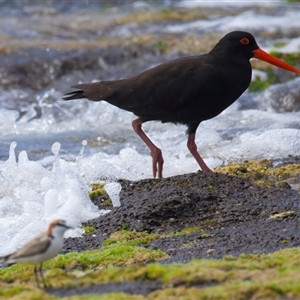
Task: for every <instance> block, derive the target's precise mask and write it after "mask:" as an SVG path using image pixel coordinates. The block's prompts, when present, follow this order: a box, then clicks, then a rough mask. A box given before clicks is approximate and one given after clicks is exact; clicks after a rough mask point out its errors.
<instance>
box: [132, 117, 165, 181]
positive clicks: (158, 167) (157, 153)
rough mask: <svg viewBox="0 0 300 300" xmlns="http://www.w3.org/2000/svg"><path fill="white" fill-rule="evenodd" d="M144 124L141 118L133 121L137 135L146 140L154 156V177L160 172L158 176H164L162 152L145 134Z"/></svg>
mask: <svg viewBox="0 0 300 300" xmlns="http://www.w3.org/2000/svg"><path fill="white" fill-rule="evenodd" d="M142 124H143V122H142V120H141V119H136V120H134V121H132V127H133V129H134V131H135V132H136V133H137V135H138V136H139V137H140V138H141V139H142V140H143V141H144V143H145V144H146V145H147V146H148V148H149V149H150V154H151V156H152V170H153V177H156V174H158V177H159V178H162V171H163V164H164V159H163V156H162V152H161V150H160V149H159V148H158V147H156V146H155V145H154V144H153V143H152V142H151V140H150V139H149V138H148V136H147V135H146V134H145V132H144V131H143V129H142Z"/></svg>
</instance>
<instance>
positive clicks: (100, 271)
mask: <svg viewBox="0 0 300 300" xmlns="http://www.w3.org/2000/svg"><path fill="white" fill-rule="evenodd" d="M104 248H105V247H104ZM107 249H108V248H106V250H107ZM97 251H99V250H97ZM106 254H107V253H106ZM70 255H71V254H67V255H64V256H70ZM72 255H73V257H72V258H73V259H74V260H76V261H80V260H83V257H85V261H86V264H87V265H88V268H87V269H86V271H80V270H78V269H76V268H74V269H73V270H72V271H69V272H65V271H63V270H61V269H59V268H58V261H59V259H60V258H61V257H63V255H61V256H59V257H58V258H59V259H54V260H52V263H50V262H49V264H48V265H47V266H46V267H50V266H51V264H52V266H53V269H52V270H51V271H49V272H47V273H46V274H45V276H46V279H47V280H48V281H51V282H52V283H53V286H54V287H59V286H64V287H80V286H89V285H93V284H101V283H107V282H112V281H114V282H124V281H129V280H146V279H147V280H155V281H160V282H161V283H162V284H163V285H164V288H162V289H160V290H157V291H154V292H152V293H151V294H149V295H148V296H147V297H145V299H148V300H149V299H168V300H169V299H174V300H175V299H250V298H252V299H277V298H299V297H300V286H299V280H300V272H299V270H300V269H299V268H300V249H298V248H294V249H285V250H281V251H277V252H275V253H272V254H261V255H260V254H243V255H240V256H239V257H233V256H230V257H225V258H223V259H194V260H192V261H190V262H188V263H185V264H184V263H173V264H167V265H162V264H159V263H158V262H156V263H151V264H147V265H145V264H134V265H132V264H131V265H129V266H126V264H123V265H122V267H118V266H116V264H115V262H114V263H113V264H108V265H107V266H106V267H104V268H103V267H101V268H99V267H98V268H95V265H94V262H95V260H97V259H95V258H94V256H95V255H97V254H96V252H94V251H86V252H83V253H77V254H72ZM119 255H122V254H120V253H118V254H117V255H116V258H117V257H118V256H119ZM24 266H25V265H24ZM8 269H9V271H8ZM17 270H18V272H17ZM91 270H93V271H91ZM28 271H29V268H28V266H27V265H26V266H25V268H24V269H23V270H19V267H18V266H13V267H10V268H5V269H1V271H0V285H1V290H0V297H2V298H4V297H6V299H7V298H9V299H56V297H54V296H49V295H47V294H46V293H45V292H44V291H41V290H38V289H37V288H36V287H35V286H34V285H33V284H32V283H33V282H34V281H33V280H32V279H31V280H30V283H31V284H26V285H25V284H22V285H20V284H19V283H18V282H19V281H20V280H22V275H23V273H25V274H27V272H28ZM31 271H32V268H31ZM8 273H10V276H11V277H13V278H14V280H15V281H14V282H15V284H7V283H6V281H5V280H4V277H5V276H6V277H7V275H8ZM5 274H6V275H5ZM4 275H5V276H4ZM25 277H26V276H25ZM38 297H40V298H38ZM89 297H91V298H89ZM95 297H97V298H96V299H143V298H141V297H142V296H136V297H137V298H132V297H134V296H130V295H126V294H123V293H110V294H104V295H101V296H98V295H97V296H95ZM116 297H119V298H116ZM126 297H127V298H126ZM68 299H94V298H93V296H92V295H89V296H77V297H69V298H68Z"/></svg>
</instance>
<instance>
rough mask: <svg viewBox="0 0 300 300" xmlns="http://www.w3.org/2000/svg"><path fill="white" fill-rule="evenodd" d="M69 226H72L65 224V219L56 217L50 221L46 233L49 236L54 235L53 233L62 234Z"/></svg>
mask: <svg viewBox="0 0 300 300" xmlns="http://www.w3.org/2000/svg"><path fill="white" fill-rule="evenodd" d="M71 228H72V227H71V226H68V225H67V224H66V221H65V220H62V219H57V220H54V221H52V222H51V223H50V225H49V227H48V231H47V233H48V235H49V236H54V235H60V236H62V235H64V233H65V231H67V230H68V229H71Z"/></svg>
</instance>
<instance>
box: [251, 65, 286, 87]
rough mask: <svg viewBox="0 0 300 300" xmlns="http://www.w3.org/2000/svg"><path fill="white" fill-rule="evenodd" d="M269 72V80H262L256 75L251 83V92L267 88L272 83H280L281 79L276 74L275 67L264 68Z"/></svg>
mask: <svg viewBox="0 0 300 300" xmlns="http://www.w3.org/2000/svg"><path fill="white" fill-rule="evenodd" d="M264 71H265V72H266V73H267V78H268V79H267V80H261V78H260V77H259V76H256V77H255V78H254V79H253V80H252V81H251V83H250V85H249V92H260V91H263V90H265V89H267V88H268V87H269V86H270V85H271V84H275V83H279V82H280V81H279V79H278V78H277V77H276V76H275V73H274V69H272V68H270V67H267V68H266V69H265V70H264Z"/></svg>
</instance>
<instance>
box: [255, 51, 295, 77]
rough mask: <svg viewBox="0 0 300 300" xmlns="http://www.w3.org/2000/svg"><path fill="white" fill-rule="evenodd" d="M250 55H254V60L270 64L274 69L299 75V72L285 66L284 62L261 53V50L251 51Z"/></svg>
mask: <svg viewBox="0 0 300 300" xmlns="http://www.w3.org/2000/svg"><path fill="white" fill-rule="evenodd" d="M252 53H253V54H254V57H255V58H258V59H260V60H263V61H266V62H268V63H269V64H272V65H274V66H276V67H279V68H282V69H285V70H288V71H291V72H294V73H297V74H300V70H298V69H297V68H295V67H293V66H291V65H289V64H287V63H286V62H284V61H282V60H280V59H278V58H276V57H274V56H272V55H270V54H268V53H267V52H265V51H263V50H262V49H260V48H258V49H256V50H253V51H252Z"/></svg>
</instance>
